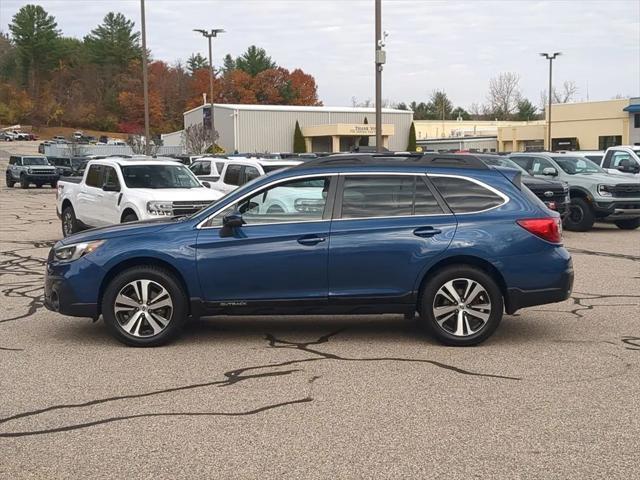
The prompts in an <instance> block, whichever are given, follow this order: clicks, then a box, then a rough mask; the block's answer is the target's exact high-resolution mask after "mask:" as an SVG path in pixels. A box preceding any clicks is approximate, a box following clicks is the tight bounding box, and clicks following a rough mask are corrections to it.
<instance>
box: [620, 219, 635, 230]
mask: <svg viewBox="0 0 640 480" xmlns="http://www.w3.org/2000/svg"><path fill="white" fill-rule="evenodd" d="M615 224H616V227H618V228H619V229H621V230H635V229H636V228H638V227H640V218H629V219H626V220H616V221H615Z"/></svg>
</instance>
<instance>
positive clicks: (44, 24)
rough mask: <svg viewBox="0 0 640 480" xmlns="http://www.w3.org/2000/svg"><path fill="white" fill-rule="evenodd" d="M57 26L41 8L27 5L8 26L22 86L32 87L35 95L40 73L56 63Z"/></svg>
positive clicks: (58, 33) (58, 32)
mask: <svg viewBox="0 0 640 480" xmlns="http://www.w3.org/2000/svg"><path fill="white" fill-rule="evenodd" d="M57 26H58V24H57V23H56V20H55V18H54V17H53V16H51V15H49V14H48V13H47V12H46V11H45V10H44V9H43V8H42V7H41V6H39V5H25V6H24V7H22V8H21V9H20V10H19V11H18V13H16V14H15V15H14V16H13V20H12V22H11V24H10V25H9V30H10V31H11V35H12V36H13V43H14V44H15V46H16V49H17V54H18V59H19V63H20V65H21V67H22V73H23V77H22V80H23V84H24V85H26V84H30V87H31V89H32V91H34V92H35V91H36V90H37V83H38V79H39V77H40V76H41V74H42V73H44V72H46V71H48V70H49V68H51V66H52V63H53V62H54V61H55V60H54V57H55V55H54V52H55V48H56V46H55V41H56V39H57V38H58V37H59V36H60V31H59V30H58V29H57Z"/></svg>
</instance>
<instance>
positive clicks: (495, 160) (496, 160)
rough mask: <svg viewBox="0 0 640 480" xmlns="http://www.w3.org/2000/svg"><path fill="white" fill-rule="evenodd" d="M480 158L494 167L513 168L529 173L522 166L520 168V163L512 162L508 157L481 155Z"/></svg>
mask: <svg viewBox="0 0 640 480" xmlns="http://www.w3.org/2000/svg"><path fill="white" fill-rule="evenodd" d="M481 160H482V161H483V162H484V163H486V164H487V165H491V166H494V167H507V168H515V169H517V170H520V171H521V172H524V173H526V174H527V175H529V172H527V171H526V170H525V169H524V168H522V167H521V166H520V165H518V164H517V163H516V162H514V161H513V160H511V159H510V158H505V157H498V156H495V157H482V158H481Z"/></svg>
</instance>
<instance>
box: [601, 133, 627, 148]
mask: <svg viewBox="0 0 640 480" xmlns="http://www.w3.org/2000/svg"><path fill="white" fill-rule="evenodd" d="M618 145H622V135H605V136H601V137H598V149H599V150H606V149H607V148H609V147H616V146H618Z"/></svg>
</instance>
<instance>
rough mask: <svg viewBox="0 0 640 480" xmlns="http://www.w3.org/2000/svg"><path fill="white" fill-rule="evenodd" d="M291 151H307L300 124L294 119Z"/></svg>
mask: <svg viewBox="0 0 640 480" xmlns="http://www.w3.org/2000/svg"><path fill="white" fill-rule="evenodd" d="M293 153H307V146H306V144H305V142H304V136H303V135H302V130H301V129H300V124H299V123H298V121H297V120H296V128H295V130H294V132H293Z"/></svg>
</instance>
